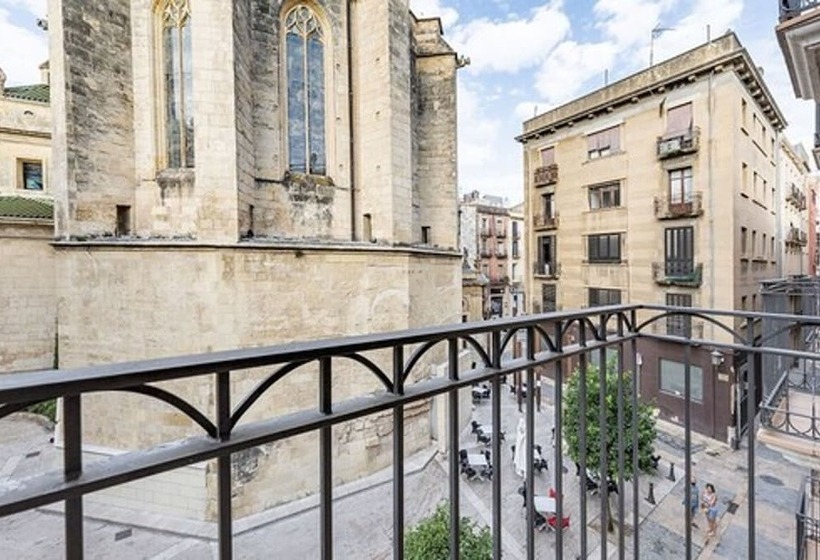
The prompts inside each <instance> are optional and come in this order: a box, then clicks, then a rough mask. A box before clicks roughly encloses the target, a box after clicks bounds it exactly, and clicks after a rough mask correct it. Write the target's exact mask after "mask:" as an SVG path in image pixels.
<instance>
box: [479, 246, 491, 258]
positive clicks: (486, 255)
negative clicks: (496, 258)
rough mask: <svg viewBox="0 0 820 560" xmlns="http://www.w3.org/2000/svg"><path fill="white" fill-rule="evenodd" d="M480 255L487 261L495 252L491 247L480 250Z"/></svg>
mask: <svg viewBox="0 0 820 560" xmlns="http://www.w3.org/2000/svg"><path fill="white" fill-rule="evenodd" d="M478 254H479V255H481V256H482V257H483V258H485V259H487V258H490V257H492V256H493V251H492V249H490V248H489V247H482V248H481V249H479V250H478Z"/></svg>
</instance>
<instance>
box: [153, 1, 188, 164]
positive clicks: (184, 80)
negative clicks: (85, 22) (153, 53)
mask: <svg viewBox="0 0 820 560" xmlns="http://www.w3.org/2000/svg"><path fill="white" fill-rule="evenodd" d="M156 6H157V8H156V14H157V20H158V26H157V27H158V30H159V53H158V54H159V56H158V62H159V66H160V68H159V72H158V75H159V77H160V79H161V84H162V86H161V88H162V89H161V96H160V97H161V105H160V106H161V111H160V112H159V117H160V119H161V122H162V136H163V138H162V140H163V142H164V152H165V164H166V166H167V167H171V168H183V167H193V166H194V112H193V70H192V64H191V56H192V49H191V4H190V0H158V1H157V4H156Z"/></svg>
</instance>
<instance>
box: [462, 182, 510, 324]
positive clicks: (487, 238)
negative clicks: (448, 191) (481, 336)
mask: <svg viewBox="0 0 820 560" xmlns="http://www.w3.org/2000/svg"><path fill="white" fill-rule="evenodd" d="M459 212H460V216H461V227H460V232H461V233H460V236H461V247H462V252H463V254H464V258H465V260H466V263H467V267H469V269H471V270H473V271H476V272H477V273H478V277H479V278H480V279H481V280H483V281H484V282H485V283H484V293H483V318H485V319H492V318H496V317H506V316H509V315H510V314H511V309H512V298H511V292H510V286H511V282H510V270H511V268H510V267H511V264H510V261H511V257H510V240H511V234H512V231H511V229H512V228H511V220H510V211H509V210H508V209H507V208H506V207H505V206H504V199H502V198H501V197H496V196H489V195H481V194H480V193H479V192H478V191H473V192H471V193H469V194H466V195H464V197H463V198H462V201H461V205H460V210H459Z"/></svg>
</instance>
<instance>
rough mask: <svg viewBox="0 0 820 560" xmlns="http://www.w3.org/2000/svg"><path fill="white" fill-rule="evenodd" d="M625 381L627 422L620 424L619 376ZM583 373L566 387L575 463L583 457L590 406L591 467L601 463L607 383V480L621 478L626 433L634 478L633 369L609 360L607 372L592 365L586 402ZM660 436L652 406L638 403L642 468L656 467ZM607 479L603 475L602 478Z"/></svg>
mask: <svg viewBox="0 0 820 560" xmlns="http://www.w3.org/2000/svg"><path fill="white" fill-rule="evenodd" d="M619 376H620V377H621V379H622V380H623V395H624V399H623V424H619V423H618V378H619ZM581 378H582V375H581V372H580V371H579V369H578V368H576V369H575V370H574V371H573V372H572V375H571V376H570V378H569V380H568V382H567V385H566V388H565V390H564V399H563V406H564V409H563V415H562V418H563V425H564V429H563V437H564V440H565V441H566V443H567V454H568V455H569V456H570V457H571V458H572V460H573V461H575V462H580V456H581V413H582V408H585V409H586V414H585V417H586V454H587V460H586V464H587V467H588V468H589V469H590V470H591V471H595V472H597V471H598V470H599V469H600V467H599V465H600V463H601V422H600V410H601V408H600V388H601V382H602V381H603V383H604V384H605V395H606V398H605V405H604V406H605V418H606V453H607V471H608V472H607V473H601V474H602V475H603V474H606V479H607V480H617V478H618V443H619V442H618V438H619V434H621V433H622V434H623V444H624V479H626V480H631V479H632V478H633V477H634V472H633V468H632V467H633V463H632V449H633V437H632V428H633V419H632V387H633V382H634V381H633V375H632V373H631V372H629V371H624V372H622V373H619V372H618V364H617V361H616V360H612V359H611V360H609V361H608V362H607V364H606V371H605V374H604V375H602V374H601V372H600V370H599V368H598V367H597V366H596V365H594V364H589V365H588V367H587V374H586V402H585V403H582V402H581V390H580V389H581ZM656 435H657V429H656V426H655V417H654V415H653V414H652V407H651V406H649V405H648V404H645V403H641V402H639V403H638V468H639V469H640V470H641V471H644V472H646V471H649V470H650V469H651V468H652V467H651V466H652V453H653V451H654V441H655V437H656ZM601 478H602V479H603V478H604V477H603V476H602V477H601Z"/></svg>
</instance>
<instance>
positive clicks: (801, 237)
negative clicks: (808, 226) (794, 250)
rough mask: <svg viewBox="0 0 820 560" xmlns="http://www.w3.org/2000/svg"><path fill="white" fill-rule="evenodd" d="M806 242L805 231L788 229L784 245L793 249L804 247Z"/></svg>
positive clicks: (807, 239)
mask: <svg viewBox="0 0 820 560" xmlns="http://www.w3.org/2000/svg"><path fill="white" fill-rule="evenodd" d="M808 242H809V236H808V235H807V234H806V232H805V231H801V230H800V228H796V227H792V228H789V231H788V233H787V234H786V239H785V243H786V245H791V246H793V247H805V246H806V245H807V244H808Z"/></svg>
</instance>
